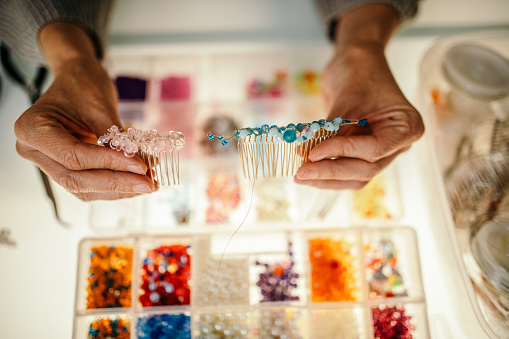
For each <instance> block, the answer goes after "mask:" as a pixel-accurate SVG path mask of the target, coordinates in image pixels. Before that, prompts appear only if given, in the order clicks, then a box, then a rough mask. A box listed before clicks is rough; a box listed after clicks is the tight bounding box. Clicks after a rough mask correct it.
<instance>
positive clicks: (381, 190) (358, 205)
mask: <svg viewBox="0 0 509 339" xmlns="http://www.w3.org/2000/svg"><path fill="white" fill-rule="evenodd" d="M353 204H354V211H355V214H357V216H359V217H361V218H379V219H390V218H392V216H391V214H390V213H389V211H388V210H387V207H386V204H385V178H384V176H383V175H380V174H379V175H377V176H375V177H374V178H373V179H371V181H370V182H369V183H368V184H367V185H366V186H364V187H363V188H362V189H361V190H358V191H355V192H354V196H353Z"/></svg>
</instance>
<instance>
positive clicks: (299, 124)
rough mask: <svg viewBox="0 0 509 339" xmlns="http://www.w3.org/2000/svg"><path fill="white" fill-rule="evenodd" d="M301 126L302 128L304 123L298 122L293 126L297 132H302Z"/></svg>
mask: <svg viewBox="0 0 509 339" xmlns="http://www.w3.org/2000/svg"><path fill="white" fill-rule="evenodd" d="M303 128H304V125H303V124H301V123H298V124H297V126H295V130H296V131H298V132H302V129H303Z"/></svg>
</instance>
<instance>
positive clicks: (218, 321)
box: [197, 313, 249, 339]
mask: <svg viewBox="0 0 509 339" xmlns="http://www.w3.org/2000/svg"><path fill="white" fill-rule="evenodd" d="M248 320H249V318H248V316H247V315H246V314H244V313H226V314H202V315H200V317H199V318H198V324H197V327H198V331H199V334H198V337H197V338H198V339H209V338H236V339H247V338H248V333H249V325H248Z"/></svg>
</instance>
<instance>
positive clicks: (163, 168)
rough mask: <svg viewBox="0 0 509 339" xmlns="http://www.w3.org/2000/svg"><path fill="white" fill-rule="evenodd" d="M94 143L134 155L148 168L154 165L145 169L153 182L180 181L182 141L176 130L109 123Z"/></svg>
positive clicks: (172, 182)
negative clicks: (123, 126)
mask: <svg viewBox="0 0 509 339" xmlns="http://www.w3.org/2000/svg"><path fill="white" fill-rule="evenodd" d="M97 144H98V145H101V146H109V147H111V148H113V149H114V150H117V151H123V152H124V155H125V156H126V157H133V156H135V155H138V156H139V157H140V158H141V159H142V160H143V161H145V163H147V165H148V166H149V167H150V168H151V167H152V166H153V167H154V170H153V171H152V170H149V171H148V175H149V177H150V178H151V179H152V182H154V183H155V182H157V183H158V184H159V185H168V186H170V185H178V184H180V174H179V170H180V163H179V154H180V150H181V149H182V148H183V147H184V144H185V140H184V135H183V134H182V133H180V132H175V131H170V132H169V133H168V134H158V133H157V131H156V130H155V129H154V130H147V131H143V130H139V129H136V128H129V129H128V130H127V131H122V130H121V129H119V128H118V127H117V126H111V127H110V128H108V131H107V133H106V134H104V135H103V136H101V137H100V138H99V139H98V140H97Z"/></svg>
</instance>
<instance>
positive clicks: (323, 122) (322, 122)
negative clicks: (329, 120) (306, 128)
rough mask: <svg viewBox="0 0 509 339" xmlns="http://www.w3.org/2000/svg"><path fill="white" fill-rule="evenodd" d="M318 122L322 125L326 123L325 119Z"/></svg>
mask: <svg viewBox="0 0 509 339" xmlns="http://www.w3.org/2000/svg"><path fill="white" fill-rule="evenodd" d="M318 124H320V127H323V126H324V125H325V119H320V120H318Z"/></svg>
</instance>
